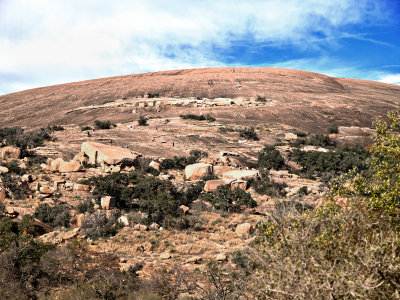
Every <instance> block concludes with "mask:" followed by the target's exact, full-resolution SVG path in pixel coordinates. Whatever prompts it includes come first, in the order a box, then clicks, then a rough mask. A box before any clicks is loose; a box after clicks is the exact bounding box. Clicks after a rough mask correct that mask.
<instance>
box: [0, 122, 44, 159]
mask: <svg viewBox="0 0 400 300" xmlns="http://www.w3.org/2000/svg"><path fill="white" fill-rule="evenodd" d="M50 134H51V130H49V129H48V128H40V129H38V130H34V131H30V132H28V133H25V132H24V130H23V129H22V128H20V127H0V141H6V142H7V144H8V145H12V146H15V147H18V148H20V149H21V151H22V156H29V155H30V153H29V151H28V149H29V148H35V147H39V146H42V145H43V143H44V142H45V141H49V140H51V139H52V138H51V135H50Z"/></svg>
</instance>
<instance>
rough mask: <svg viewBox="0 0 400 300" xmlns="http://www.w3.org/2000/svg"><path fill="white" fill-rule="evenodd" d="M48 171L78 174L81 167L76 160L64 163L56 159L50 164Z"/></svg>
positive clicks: (60, 159)
mask: <svg viewBox="0 0 400 300" xmlns="http://www.w3.org/2000/svg"><path fill="white" fill-rule="evenodd" d="M50 170H51V171H53V172H60V173H70V172H79V171H81V170H82V165H81V163H80V162H79V161H76V160H71V161H64V160H63V159H62V158H56V159H55V160H52V161H51V162H50Z"/></svg>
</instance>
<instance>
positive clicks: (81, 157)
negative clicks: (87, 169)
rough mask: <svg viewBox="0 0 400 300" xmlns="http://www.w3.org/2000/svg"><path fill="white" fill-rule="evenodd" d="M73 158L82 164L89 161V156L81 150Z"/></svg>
mask: <svg viewBox="0 0 400 300" xmlns="http://www.w3.org/2000/svg"><path fill="white" fill-rule="evenodd" d="M72 160H75V161H79V162H80V163H81V164H83V163H88V162H89V157H88V156H87V155H86V154H85V152H79V153H78V154H77V155H75V156H74V158H73V159H72Z"/></svg>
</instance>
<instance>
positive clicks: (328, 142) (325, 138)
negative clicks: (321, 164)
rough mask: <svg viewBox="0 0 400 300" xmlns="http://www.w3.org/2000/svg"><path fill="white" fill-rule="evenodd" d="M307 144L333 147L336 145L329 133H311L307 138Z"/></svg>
mask: <svg viewBox="0 0 400 300" xmlns="http://www.w3.org/2000/svg"><path fill="white" fill-rule="evenodd" d="M307 144H308V145H312V146H319V147H330V146H331V147H334V146H336V142H335V141H333V140H332V139H331V138H330V137H329V135H324V134H315V135H312V136H311V137H310V138H309V139H308V140H307Z"/></svg>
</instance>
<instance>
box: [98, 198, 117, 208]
mask: <svg viewBox="0 0 400 300" xmlns="http://www.w3.org/2000/svg"><path fill="white" fill-rule="evenodd" d="M114 206H115V198H114V197H111V196H104V197H101V208H102V209H106V210H109V209H111V208H113V207H114Z"/></svg>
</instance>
